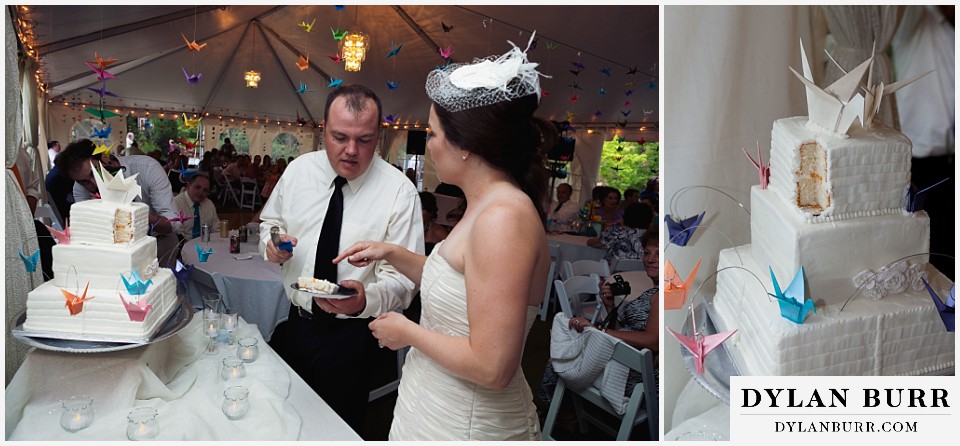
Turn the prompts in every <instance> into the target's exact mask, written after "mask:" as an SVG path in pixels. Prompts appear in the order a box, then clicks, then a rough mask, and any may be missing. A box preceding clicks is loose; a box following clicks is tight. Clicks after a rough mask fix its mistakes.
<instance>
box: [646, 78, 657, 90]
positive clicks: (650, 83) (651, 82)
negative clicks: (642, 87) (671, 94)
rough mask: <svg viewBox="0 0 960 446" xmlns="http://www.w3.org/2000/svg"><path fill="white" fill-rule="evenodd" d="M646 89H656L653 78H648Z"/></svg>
mask: <svg viewBox="0 0 960 446" xmlns="http://www.w3.org/2000/svg"><path fill="white" fill-rule="evenodd" d="M647 89H648V90H656V89H657V83H656V82H654V81H653V79H650V82H648V83H647Z"/></svg>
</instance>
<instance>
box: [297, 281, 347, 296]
mask: <svg viewBox="0 0 960 446" xmlns="http://www.w3.org/2000/svg"><path fill="white" fill-rule="evenodd" d="M290 288H293V289H295V290H297V291H299V292H301V293H307V294H309V295H311V296H313V297H320V298H323V299H346V298H348V297H353V296H356V295H357V290H355V289H353V288H346V287H342V286H341V287H339V289H338V290H337V292H336V293H334V294H325V293H318V292H315V291H310V290H301V289H300V286H299V284H296V283H291V284H290Z"/></svg>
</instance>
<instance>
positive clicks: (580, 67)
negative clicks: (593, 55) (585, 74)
mask: <svg viewBox="0 0 960 446" xmlns="http://www.w3.org/2000/svg"><path fill="white" fill-rule="evenodd" d="M570 63H571V64H573V66H575V67H577V68H579V69H581V70H582V69H584V68H587V67H585V66H583V64H582V63H580V62H578V61H575V60H574V61H570Z"/></svg>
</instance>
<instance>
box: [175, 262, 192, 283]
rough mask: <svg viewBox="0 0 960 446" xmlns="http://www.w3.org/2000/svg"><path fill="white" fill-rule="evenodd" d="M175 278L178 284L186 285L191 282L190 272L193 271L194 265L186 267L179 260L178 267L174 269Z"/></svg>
mask: <svg viewBox="0 0 960 446" xmlns="http://www.w3.org/2000/svg"><path fill="white" fill-rule="evenodd" d="M171 269H173V276H174V277H176V278H177V281H178V282H183V283H186V282H187V281H188V280H190V272H192V271H193V265H187V266H184V265H183V263H181V262H180V261H179V260H177V264H176V266H174V267H173V268H171Z"/></svg>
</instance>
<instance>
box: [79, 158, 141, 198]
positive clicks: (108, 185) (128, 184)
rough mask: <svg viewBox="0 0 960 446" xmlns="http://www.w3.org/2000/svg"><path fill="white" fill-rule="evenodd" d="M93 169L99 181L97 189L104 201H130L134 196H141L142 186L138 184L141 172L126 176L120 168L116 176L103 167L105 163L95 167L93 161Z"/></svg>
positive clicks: (94, 175)
mask: <svg viewBox="0 0 960 446" xmlns="http://www.w3.org/2000/svg"><path fill="white" fill-rule="evenodd" d="M91 170H92V171H93V179H94V181H96V182H97V190H98V191H99V193H100V196H101V199H102V200H103V201H105V202H109V203H130V202H132V201H133V199H134V198H136V197H138V196H140V190H141V188H140V185H139V184H137V176H138V175H140V174H138V173H135V174H133V175H132V176H130V178H124V177H123V171H122V170H120V171H118V172H117V175H116V176H113V175H111V174H110V172H108V171H107V170H106V169H104V168H103V164H101V165H100V168H99V169H97V168H96V167H93V163H91Z"/></svg>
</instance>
